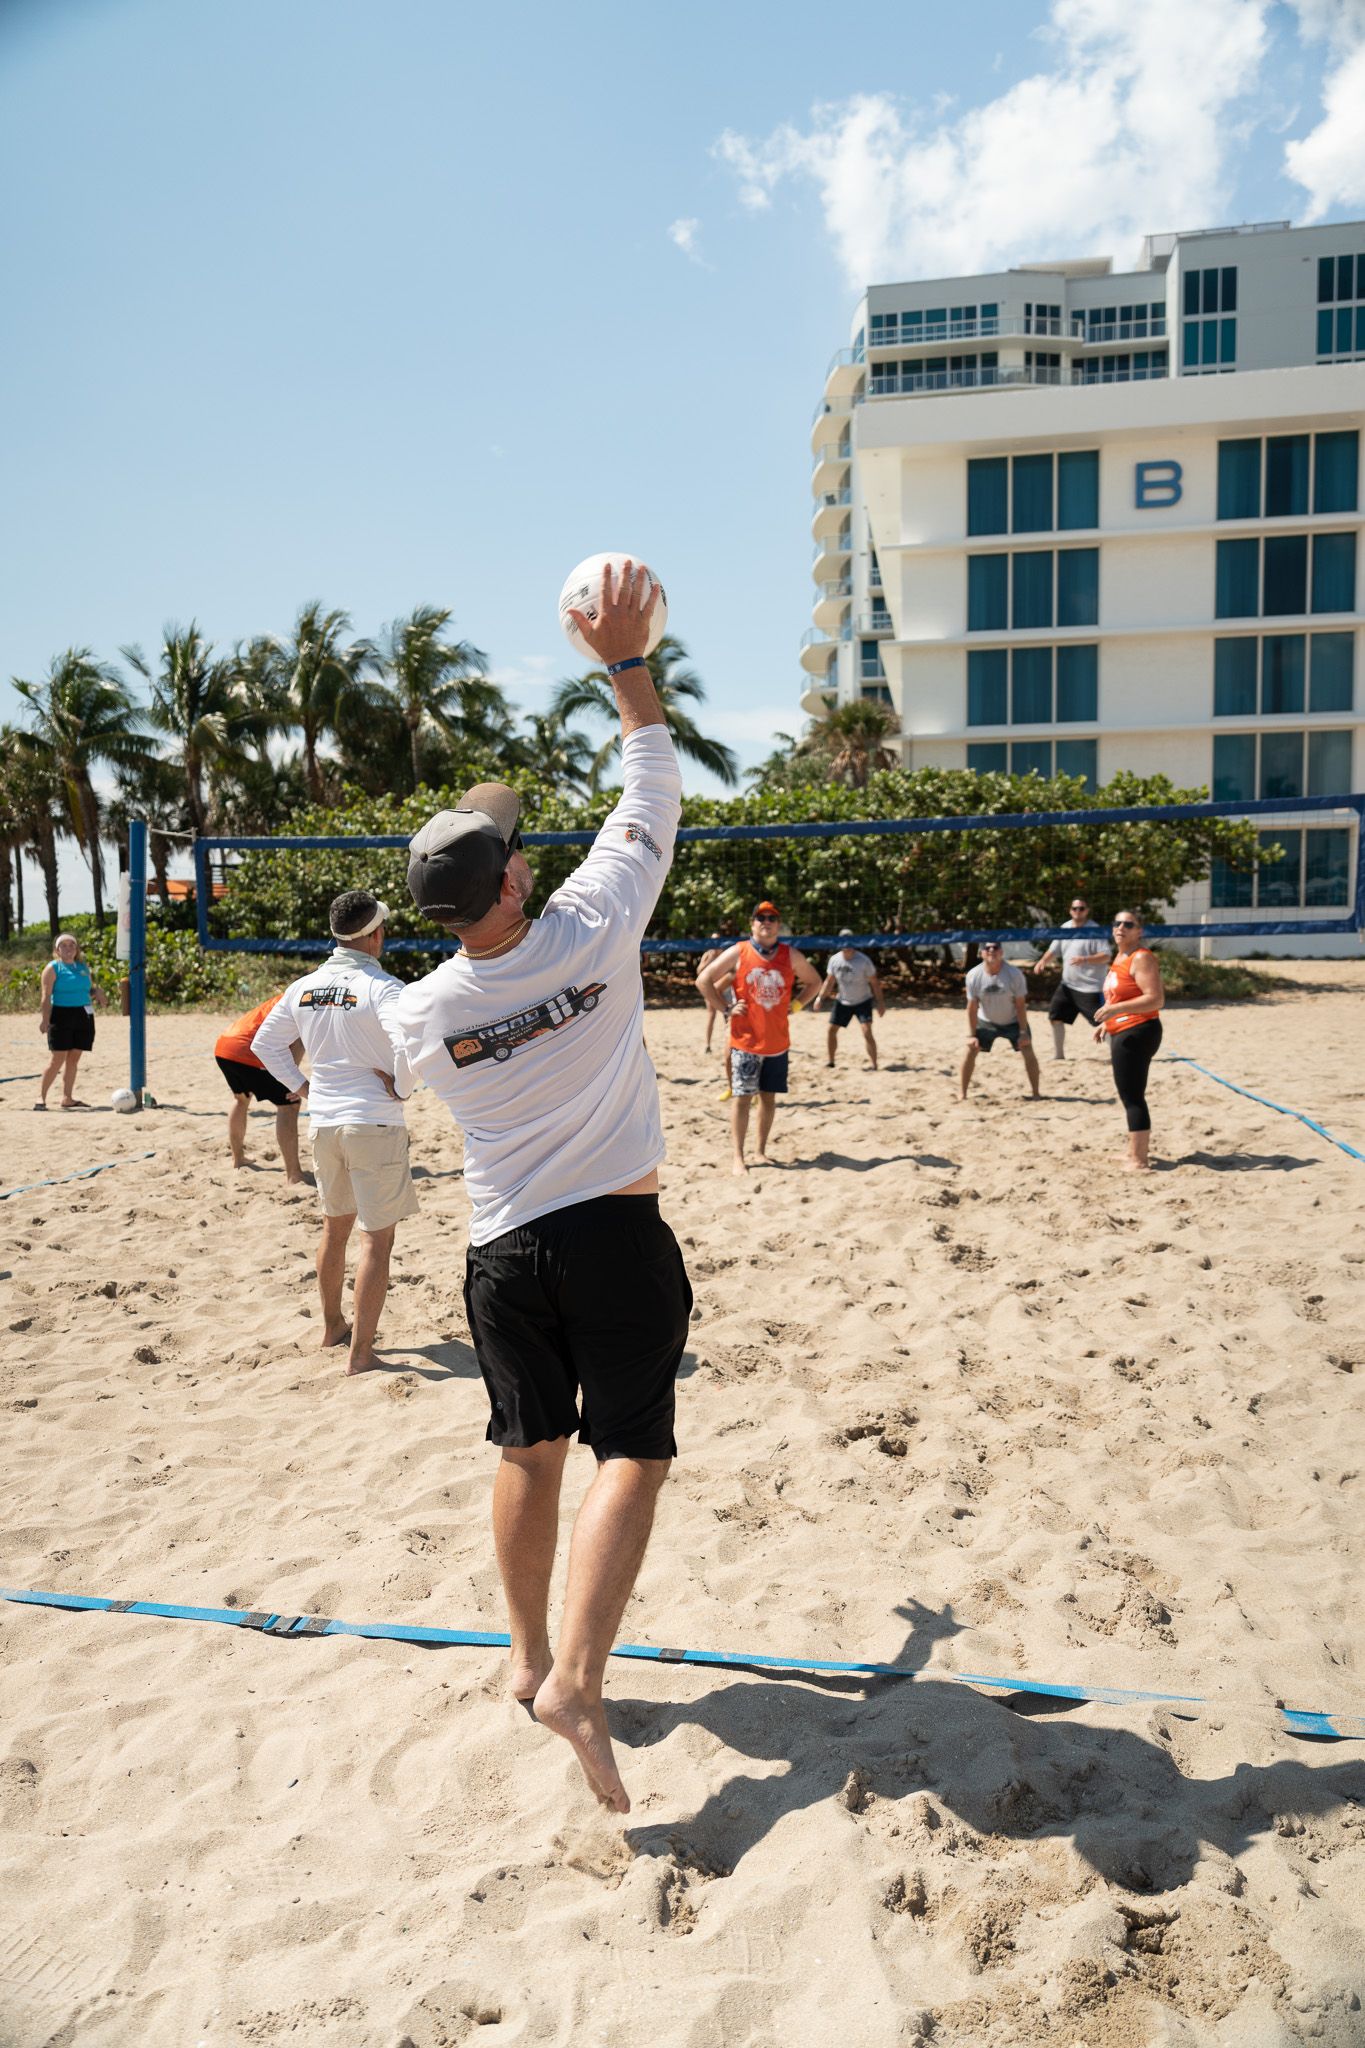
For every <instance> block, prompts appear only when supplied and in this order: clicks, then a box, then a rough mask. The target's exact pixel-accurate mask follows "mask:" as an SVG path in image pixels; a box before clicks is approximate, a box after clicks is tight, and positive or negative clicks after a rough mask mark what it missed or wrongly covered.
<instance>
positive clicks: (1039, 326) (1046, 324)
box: [868, 313, 1068, 349]
mask: <svg viewBox="0 0 1365 2048" xmlns="http://www.w3.org/2000/svg"><path fill="white" fill-rule="evenodd" d="M1067 333H1068V329H1067V327H1066V325H1065V323H1064V322H1063V321H1061V320H1051V319H1046V318H1044V317H1042V316H1041V315H1039V314H1036V313H1018V314H1011V315H1007V316H1005V317H1003V318H1001V317H997V316H991V317H990V318H988V319H983V320H935V321H933V322H932V323H931V324H928V325H925V324H924V323H921V324H920V325H919V326H918V327H900V328H898V329H888V328H884V327H883V328H879V329H878V330H877V332H876V333H875V334H873V335H872V336H871V337H870V339H869V341H868V347H869V349H878V348H913V347H915V346H917V345H918V344H919V343H920V342H945V341H993V340H995V339H996V337H997V336H998V335H1001V334H1027V335H1032V336H1042V337H1044V338H1046V337H1047V336H1049V335H1051V336H1056V337H1057V338H1058V339H1061V340H1065V339H1066V337H1067Z"/></svg>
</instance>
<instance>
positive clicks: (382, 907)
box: [332, 903, 389, 946]
mask: <svg viewBox="0 0 1365 2048" xmlns="http://www.w3.org/2000/svg"><path fill="white" fill-rule="evenodd" d="M388 921H389V906H388V904H387V903H380V904H379V907H378V909H377V910H376V911H375V914H374V916H373V917H372V918H371V919H370V921H369V923H368V924H363V925H361V927H360V929H359V931H354V932H339V931H338V930H337V928H336V926H335V925H333V926H332V937H333V938H334V939H339V940H340V941H341V943H342V945H343V946H349V945H350V943H351V941H352V940H353V939H368V937H369V936H370V933H371V932H377V931H378V930H379V927H380V925H381V924H387V923H388Z"/></svg>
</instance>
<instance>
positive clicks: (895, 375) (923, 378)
mask: <svg viewBox="0 0 1365 2048" xmlns="http://www.w3.org/2000/svg"><path fill="white" fill-rule="evenodd" d="M1092 360H1093V361H1094V362H1095V364H1096V372H1095V373H1093V374H1086V372H1084V371H1082V370H1080V369H1074V370H1073V369H1071V368H1069V367H1068V366H1067V365H1066V364H1062V365H1060V366H1056V367H1054V366H1053V365H1051V364H1047V365H1042V364H1034V365H1033V366H1032V367H1027V366H1026V367H1025V368H1023V369H1017V368H1011V369H1006V370H1002V369H998V368H991V367H988V368H986V369H980V370H932V371H899V370H895V371H893V370H874V371H873V373H872V376H871V378H870V380H869V384H868V389H867V391H866V392H865V393H858V394H857V395H855V397H854V401H853V402H854V404H855V405H861V404H862V402H863V399H864V397H867V398H923V397H932V396H933V394H934V393H935V392H940V391H987V390H1005V389H1008V388H1018V387H1019V386H1020V385H1057V384H1069V385H1077V384H1141V383H1146V382H1148V381H1149V380H1151V379H1152V378H1155V377H1165V376H1167V375H1169V370H1168V369H1167V367H1166V366H1165V365H1161V366H1158V367H1157V368H1156V369H1147V370H1113V371H1108V372H1106V371H1104V370H1103V369H1101V368H1100V367H1099V365H1100V362H1101V360H1102V359H1101V358H1099V357H1095V358H1092ZM1087 367H1088V366H1087Z"/></svg>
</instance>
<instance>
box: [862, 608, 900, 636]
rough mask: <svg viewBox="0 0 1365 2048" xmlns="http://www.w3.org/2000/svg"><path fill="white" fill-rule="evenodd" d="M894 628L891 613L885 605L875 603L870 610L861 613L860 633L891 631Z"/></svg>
mask: <svg viewBox="0 0 1365 2048" xmlns="http://www.w3.org/2000/svg"><path fill="white" fill-rule="evenodd" d="M894 630H895V629H894V627H893V625H892V621H891V614H890V612H889V611H888V610H887V609H886V606H885V605H880V604H879V605H874V606H873V608H872V610H871V611H870V612H862V613H860V614H859V617H858V631H859V632H860V633H890V632H893V631H894Z"/></svg>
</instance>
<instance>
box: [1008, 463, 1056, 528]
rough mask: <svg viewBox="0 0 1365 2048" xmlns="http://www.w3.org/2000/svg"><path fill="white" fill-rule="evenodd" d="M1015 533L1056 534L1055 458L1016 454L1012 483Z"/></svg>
mask: <svg viewBox="0 0 1365 2048" xmlns="http://www.w3.org/2000/svg"><path fill="white" fill-rule="evenodd" d="M1010 495H1011V500H1012V515H1013V516H1012V525H1013V531H1014V532H1015V533H1051V531H1052V457H1051V456H1050V455H1016V456H1015V458H1014V474H1013V476H1012V478H1011V480H1010Z"/></svg>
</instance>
